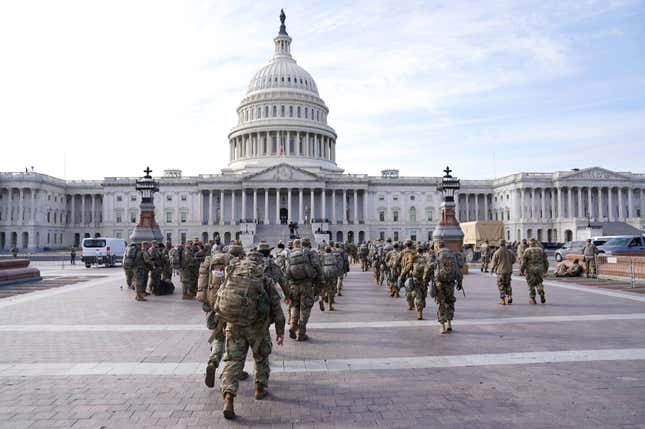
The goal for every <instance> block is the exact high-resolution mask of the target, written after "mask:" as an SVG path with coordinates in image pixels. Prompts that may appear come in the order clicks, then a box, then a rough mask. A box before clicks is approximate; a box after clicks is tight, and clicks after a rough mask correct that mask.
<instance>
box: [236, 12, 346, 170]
mask: <svg viewBox="0 0 645 429" xmlns="http://www.w3.org/2000/svg"><path fill="white" fill-rule="evenodd" d="M280 19H281V21H282V23H281V25H280V31H279V32H278V35H277V36H276V37H275V38H274V39H273V42H274V45H275V49H274V53H273V57H272V58H271V60H270V61H269V64H267V65H266V66H264V67H262V68H261V69H260V70H258V72H257V73H255V75H254V76H253V78H252V79H251V81H250V82H249V86H248V89H247V92H246V95H245V96H244V98H243V99H242V101H241V102H240V105H239V107H238V108H237V114H238V123H237V125H236V126H235V127H234V128H233V129H232V130H231V132H230V133H229V148H230V154H229V155H230V162H229V169H230V170H232V171H233V172H238V173H245V172H253V171H254V170H259V169H264V168H267V167H271V166H273V165H277V164H282V163H287V164H290V165H294V166H297V167H301V168H304V169H307V170H310V171H313V172H316V171H328V172H339V171H342V170H340V169H339V168H338V167H337V166H336V132H335V131H334V129H333V128H332V127H330V126H329V125H328V124H327V115H328V114H329V109H328V108H327V106H326V105H325V102H324V101H323V100H322V98H320V95H319V94H318V87H317V85H316V82H315V81H314V79H313V78H312V77H311V75H310V74H309V73H308V72H307V71H306V70H305V69H303V68H302V67H300V66H299V65H298V64H297V63H296V60H295V59H294V58H293V57H292V56H291V40H292V39H291V37H290V36H289V34H288V33H287V30H286V27H285V25H284V19H285V16H284V15H281V17H280Z"/></svg>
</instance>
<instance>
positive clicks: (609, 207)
mask: <svg viewBox="0 0 645 429" xmlns="http://www.w3.org/2000/svg"><path fill="white" fill-rule="evenodd" d="M607 218H608V219H609V221H610V222H613V221H614V202H613V196H612V195H611V186H610V187H608V188H607Z"/></svg>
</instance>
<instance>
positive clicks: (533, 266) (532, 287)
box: [521, 238, 549, 304]
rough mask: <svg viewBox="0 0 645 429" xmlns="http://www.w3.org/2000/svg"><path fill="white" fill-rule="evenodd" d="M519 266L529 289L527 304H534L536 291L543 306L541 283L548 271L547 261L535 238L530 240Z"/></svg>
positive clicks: (544, 298) (542, 286) (544, 300)
mask: <svg viewBox="0 0 645 429" xmlns="http://www.w3.org/2000/svg"><path fill="white" fill-rule="evenodd" d="M521 266H522V267H523V268H524V272H525V273H526V283H527V284H528V287H529V298H530V299H529V304H535V293H536V291H537V293H539V294H540V301H541V302H542V304H544V303H545V302H546V297H545V296H544V285H543V284H542V281H543V278H544V275H545V274H546V273H547V272H548V270H549V260H548V259H547V256H546V253H544V250H543V249H542V248H541V247H540V246H538V244H537V240H536V239H535V238H531V241H530V243H529V248H528V249H526V251H524V253H523V255H522V263H521Z"/></svg>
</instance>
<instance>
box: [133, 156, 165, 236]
mask: <svg viewBox="0 0 645 429" xmlns="http://www.w3.org/2000/svg"><path fill="white" fill-rule="evenodd" d="M143 172H144V173H146V175H145V176H143V177H142V178H141V179H137V185H136V189H137V191H139V192H141V204H140V205H139V211H140V213H139V223H138V224H137V226H135V227H134V231H132V235H130V241H133V242H135V243H140V242H142V241H152V240H157V241H159V242H161V241H163V234H161V230H160V229H159V225H158V224H157V221H156V220H155V205H154V194H155V192H159V184H158V183H157V182H156V181H155V180H154V179H153V178H152V176H150V173H151V172H152V170H150V167H146V169H145V170H143Z"/></svg>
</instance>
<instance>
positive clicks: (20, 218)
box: [18, 188, 25, 239]
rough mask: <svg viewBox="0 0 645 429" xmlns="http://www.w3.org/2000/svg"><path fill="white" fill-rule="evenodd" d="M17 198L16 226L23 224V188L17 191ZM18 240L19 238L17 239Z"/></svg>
mask: <svg viewBox="0 0 645 429" xmlns="http://www.w3.org/2000/svg"><path fill="white" fill-rule="evenodd" d="M18 197H19V198H20V199H19V200H18V225H22V224H23V219H24V213H23V212H24V210H25V207H24V204H23V201H24V200H25V198H24V197H25V190H24V189H23V188H20V189H19V193H18ZM18 238H19V239H20V237H18Z"/></svg>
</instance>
